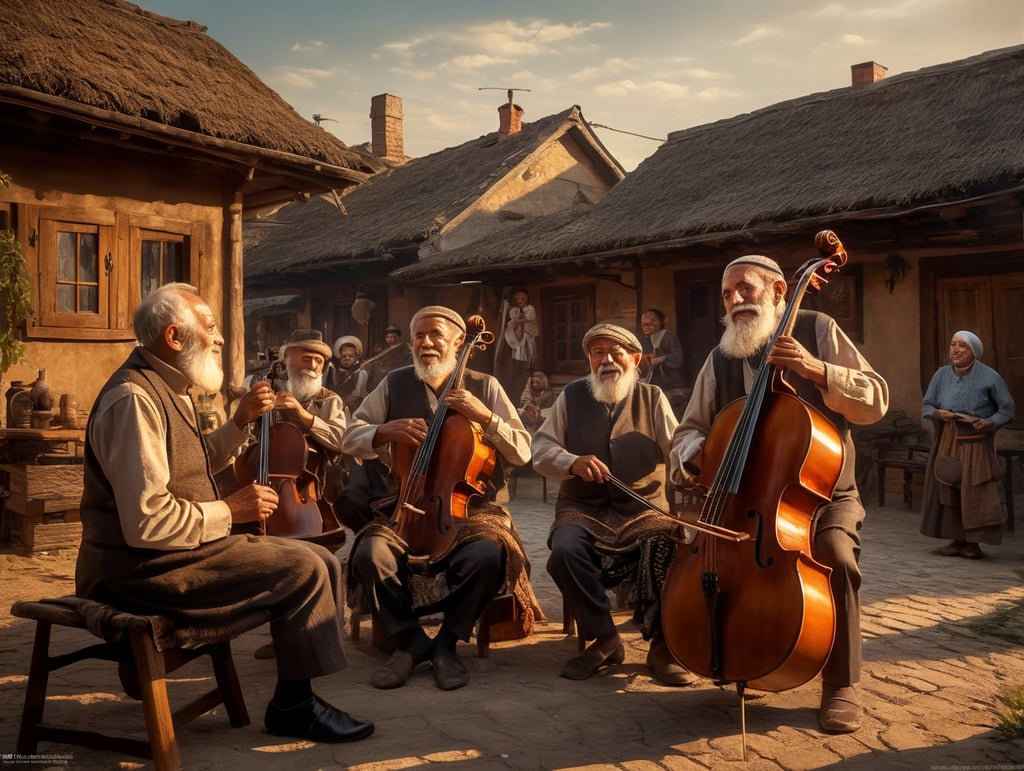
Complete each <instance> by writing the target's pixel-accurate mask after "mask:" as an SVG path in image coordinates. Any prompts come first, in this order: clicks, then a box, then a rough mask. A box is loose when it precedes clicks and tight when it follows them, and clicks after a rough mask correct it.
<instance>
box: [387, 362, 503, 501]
mask: <svg viewBox="0 0 1024 771" xmlns="http://www.w3.org/2000/svg"><path fill="white" fill-rule="evenodd" d="M489 377H490V375H485V374H483V373H480V372H474V371H473V370H471V369H467V370H466V371H465V374H464V376H463V386H464V387H465V389H466V390H467V391H469V392H470V393H471V394H473V396H475V397H476V398H477V399H479V400H480V401H482V402H483V403H484V404H485V405H487V406H488V407H491V405H490V404H487V398H486V396H485V393H486V386H487V380H488V378H489ZM387 383H388V409H387V415H386V416H385V418H384V420H385V422H387V421H389V420H399V419H402V418H423V420H425V421H427V424H428V425H429V424H430V421H431V420H432V419H433V417H434V412H433V410H432V409H431V408H430V400H429V398H428V397H427V392H426V390H425V388H424V383H423V381H422V380H420V379H419V378H418V377H416V369H415V367H412V366H407V367H400V368H398V369H393V370H391V372H389V373H388V374H387ZM504 487H505V463H504V459H503V458H502V457H501V453H497V456H496V458H495V466H494V471H493V472H492V473H491V478H490V479H489V480H488V482H487V492H486V493H485V494H484V496H483V499H484V500H485V501H493V500H494V498H495V496H496V495H497V494H498V492H499V491H500V490H502V489H503V488H504Z"/></svg>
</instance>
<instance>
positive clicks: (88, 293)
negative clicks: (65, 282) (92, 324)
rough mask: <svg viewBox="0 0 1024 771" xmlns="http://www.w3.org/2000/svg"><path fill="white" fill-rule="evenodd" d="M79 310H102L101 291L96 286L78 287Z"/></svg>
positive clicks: (97, 311) (90, 311) (83, 311)
mask: <svg viewBox="0 0 1024 771" xmlns="http://www.w3.org/2000/svg"><path fill="white" fill-rule="evenodd" d="M78 300H79V306H78V311H79V312H80V313H99V312H100V293H99V288H98V287H95V286H82V287H79V288H78Z"/></svg>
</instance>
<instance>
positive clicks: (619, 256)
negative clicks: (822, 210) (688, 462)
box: [390, 183, 1024, 284]
mask: <svg viewBox="0 0 1024 771" xmlns="http://www.w3.org/2000/svg"><path fill="white" fill-rule="evenodd" d="M1020 192H1024V183H1022V184H1018V185H1014V186H1013V187H1009V188H1005V189H1001V190H998V191H994V192H989V193H985V194H983V195H976V196H970V197H967V198H959V199H955V200H952V199H951V200H947V201H936V202H931V203H925V204H921V205H918V206H912V207H909V208H905V207H898V206H887V207H879V208H875V209H862V210H857V211H846V212H834V213H830V214H823V215H815V216H812V217H803V218H798V219H793V220H788V221H786V222H765V223H763V224H761V225H754V226H745V227H741V228H735V229H732V230H721V231H713V232H706V233H699V234H694V235H691V236H680V237H677V238H670V239H666V240H663V241H657V242H646V243H642V244H634V245H630V246H625V247H619V248H613V249H604V250H600V251H594V252H572V253H564V254H557V255H549V254H543V253H535V254H533V255H530V256H527V257H521V258H517V259H506V260H497V261H488V262H487V263H473V264H462V265H454V266H452V267H450V268H443V267H438V266H436V265H433V264H430V263H429V262H424V263H416V264H413V265H408V266H406V267H404V268H399V269H397V270H395V271H393V272H392V273H391V274H390V275H391V278H392V279H394V280H395V281H402V282H406V283H411V284H415V283H416V282H417V281H420V280H422V279H424V278H427V277H429V278H430V279H431V280H437V279H450V278H456V277H458V276H461V275H465V274H467V273H476V274H479V273H480V272H488V271H494V272H500V271H513V270H522V269H523V268H540V267H551V266H562V265H572V264H576V265H584V264H586V263H591V262H594V263H602V262H611V261H620V260H621V261H622V262H623V263H629V261H631V260H634V259H644V258H658V257H662V256H664V255H665V254H667V253H672V252H678V251H681V250H683V249H686V248H689V247H693V246H699V245H702V244H716V245H722V244H725V243H727V242H730V241H749V240H754V239H757V238H765V237H777V236H785V235H788V234H792V233H797V232H801V231H807V230H812V229H821V228H825V227H828V228H831V229H835V226H836V223H842V222H851V221H872V220H874V221H877V220H891V219H896V218H899V217H904V216H910V215H913V214H922V213H925V212H931V211H935V210H938V209H944V208H951V207H952V208H956V207H962V206H965V205H978V204H984V203H988V202H992V201H996V200H997V199H1000V198H1004V197H1005V196H1008V195H1014V194H1017V193H1020Z"/></svg>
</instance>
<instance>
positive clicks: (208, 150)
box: [0, 84, 372, 190]
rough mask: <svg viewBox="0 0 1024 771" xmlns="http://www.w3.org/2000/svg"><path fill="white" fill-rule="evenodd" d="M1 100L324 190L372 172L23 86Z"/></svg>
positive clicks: (1, 89)
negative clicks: (259, 169)
mask: <svg viewBox="0 0 1024 771" xmlns="http://www.w3.org/2000/svg"><path fill="white" fill-rule="evenodd" d="M0 101H4V102H9V103H12V104H17V105H19V106H22V107H26V108H29V109H36V110H42V111H44V112H49V113H52V114H55V115H59V116H63V117H70V118H73V119H76V120H80V121H82V122H84V123H87V124H92V125H97V126H102V127H104V128H108V129H112V130H117V131H123V132H126V133H128V134H133V135H135V136H139V137H143V138H146V139H150V140H155V141H159V142H163V143H165V144H167V145H172V146H178V147H186V148H190V149H193V150H197V151H200V152H202V153H205V154H208V155H210V156H212V157H216V158H220V159H223V160H228V161H231V162H234V163H237V164H239V165H241V166H243V167H245V168H246V169H250V168H254V167H256V166H259V167H260V168H262V169H264V170H268V171H272V173H275V174H281V175H286V176H291V177H294V178H299V179H302V180H304V181H306V182H311V183H313V184H314V185H316V186H319V187H321V188H322V189H323V190H330V189H336V188H337V187H339V184H338V183H339V182H343V183H347V185H342V186H348V185H358V184H360V183H362V182H365V181H366V180H367V179H369V178H370V176H372V175H371V174H369V173H367V172H361V171H356V170H354V169H350V168H347V167H344V166H337V165H333V164H329V163H325V162H323V161H318V160H316V159H314V158H308V157H305V156H301V155H296V154H294V153H287V152H283V151H281V150H271V149H268V148H264V147H257V146H255V145H248V144H244V143H242V142H234V141H232V140H228V139H220V138H218V137H211V136H208V135H206V134H199V133H196V132H194V131H185V130H184V129H178V128H174V127H172V126H167V125H164V124H162V123H158V122H156V121H151V120H146V119H145V118H138V117H135V116H130V115H122V114H120V113H116V112H111V111H109V110H102V109H99V108H97V107H91V106H89V105H84V104H81V103H80V102H75V101H72V100H69V99H63V98H61V97H56V96H50V95H49V94H42V93H40V92H38V91H32V90H30V89H26V88H21V87H20V86H11V85H7V84H0Z"/></svg>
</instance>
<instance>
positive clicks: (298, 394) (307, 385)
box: [285, 374, 324, 404]
mask: <svg viewBox="0 0 1024 771" xmlns="http://www.w3.org/2000/svg"><path fill="white" fill-rule="evenodd" d="M323 387H324V376H323V375H317V376H316V377H309V376H308V375H303V374H297V375H296V377H295V378H294V379H293V378H292V376H291V375H289V376H288V382H287V383H285V388H286V389H287V390H288V392H289V393H290V394H291V395H292V396H294V397H295V398H296V399H298V400H299V402H300V403H303V404H305V403H306V402H308V401H309V400H310V399H312V398H313V397H314V396H316V395H317V394H318V393H320V389H321V388H323Z"/></svg>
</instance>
